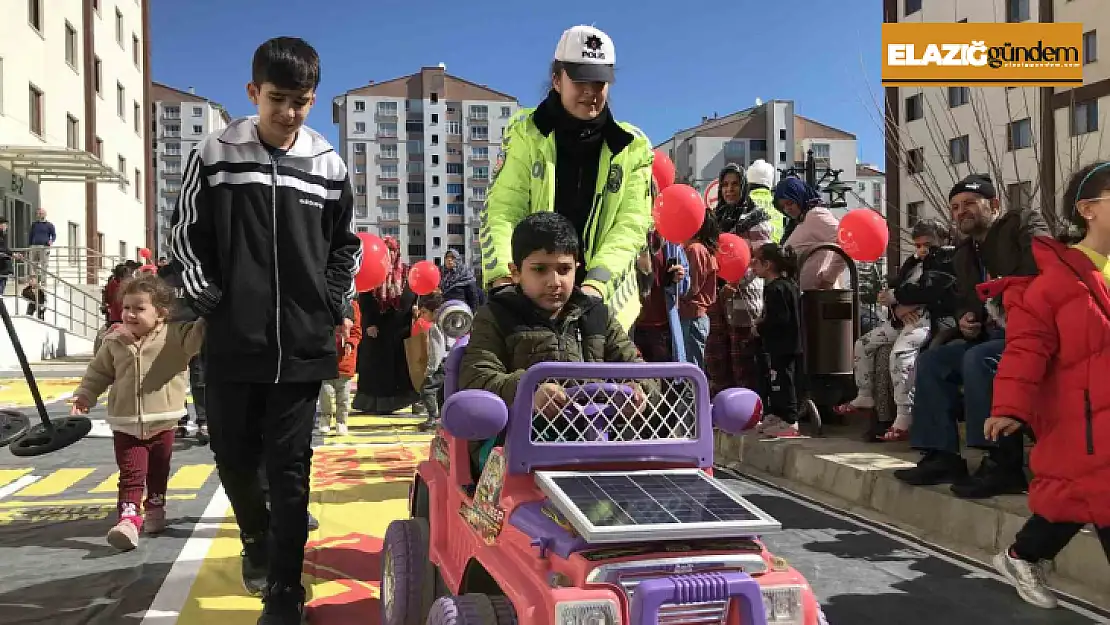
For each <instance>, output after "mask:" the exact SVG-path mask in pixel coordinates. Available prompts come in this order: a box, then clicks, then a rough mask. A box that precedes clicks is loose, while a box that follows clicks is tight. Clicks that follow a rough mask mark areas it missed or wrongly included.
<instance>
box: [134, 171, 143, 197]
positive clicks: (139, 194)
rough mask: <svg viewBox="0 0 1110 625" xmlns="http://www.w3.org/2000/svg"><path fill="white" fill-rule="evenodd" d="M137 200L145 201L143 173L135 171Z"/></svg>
mask: <svg viewBox="0 0 1110 625" xmlns="http://www.w3.org/2000/svg"><path fill="white" fill-rule="evenodd" d="M135 199H136V200H141V199H143V172H141V171H139V170H138V169H136V170H135Z"/></svg>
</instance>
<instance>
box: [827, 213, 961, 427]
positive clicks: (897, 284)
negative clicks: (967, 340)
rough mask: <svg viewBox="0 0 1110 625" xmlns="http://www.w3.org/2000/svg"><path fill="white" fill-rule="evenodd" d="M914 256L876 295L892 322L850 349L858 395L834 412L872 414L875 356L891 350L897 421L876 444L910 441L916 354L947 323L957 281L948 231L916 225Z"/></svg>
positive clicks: (922, 223) (935, 225)
mask: <svg viewBox="0 0 1110 625" xmlns="http://www.w3.org/2000/svg"><path fill="white" fill-rule="evenodd" d="M911 236H912V237H913V244H914V248H915V250H916V252H915V253H914V255H913V256H910V257H909V258H907V259H906V262H904V263H902V268H901V269H899V270H898V276H897V278H895V280H894V281H893V282H892V283H891V285H890V288H889V289H887V290H885V291H883V292H881V293H879V303H881V304H883V305H884V306H889V307H890V318H889V319H888V320H887V321H886V322H884V323H882V324H881V325H879V327H877V328H875V329H874V330H872V331H870V332H868V333H867V334H865V335H863V336H861V337H860V338H859V339H858V340H857V341H856V345H855V349H854V354H855V362H854V363H853V366H852V368H853V369H854V370H855V376H856V388H857V389H859V390H858V393H859V394H858V395H856V398H855V399H853V400H852V401H850V402H848V403H847V404H843V405H840V406H837V407H836V408H834V411H835V412H837V413H838V414H848V413H856V412H870V411H871V410H873V409H874V408H875V399H874V394H873V393H874V388H875V380H873V379H872V378H871V373H872V371H874V365H875V353H876V352H878V351H879V348H880V347H883V346H886V345H891V344H893V346H894V347H893V348H892V349H891V351H890V364H889V369H888V371H889V373H890V381H891V383H892V386H893V387H894V405H895V407H896V416H895V419H894V423H893V425H891V426H890V429H888V430H887V431H886V432H885V433H881V434H879V433H878V432H877V434H879V436H878V440H880V441H885V442H894V441H903V440H906V439H908V438H909V436H910V424H911V423H912V422H913V415H912V414H911V412H910V410H911V407H912V406H913V387H912V385H911V381H910V373H911V372H912V371H913V368H914V364H915V362H916V361H917V354H918V352H919V351H921V349H922V348H923V347H924V346H925V344H926V343H927V342H928V340H929V337H930V336H932V335H934V334H935V333H936V332H937V329H938V326H939V325H940V324H941V323H942V322H944V321H945V320H947V321H951V317H952V313H953V312H954V308H955V305H956V301H955V299H956V276H955V270H954V269H953V268H952V248H950V247H947V244H948V230H947V228H946V227H945V226H944V225H942V224H941V223H940V222H939V221H937V220H935V219H925V220H922V221H919V222H917V223H916V224H915V225H914V227H913V231H912V232H911Z"/></svg>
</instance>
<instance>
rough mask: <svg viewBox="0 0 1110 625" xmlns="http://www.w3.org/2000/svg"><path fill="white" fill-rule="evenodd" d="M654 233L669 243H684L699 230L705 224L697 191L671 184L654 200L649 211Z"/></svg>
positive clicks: (703, 209) (703, 210)
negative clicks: (653, 222)
mask: <svg viewBox="0 0 1110 625" xmlns="http://www.w3.org/2000/svg"><path fill="white" fill-rule="evenodd" d="M651 215H652V217H654V218H655V231H656V232H658V233H659V235H660V236H662V237H663V238H664V239H666V240H668V241H670V242H671V243H679V244H681V243H685V242H686V241H689V240H690V238H691V237H693V236H694V235H695V234H697V233H698V230H701V225H702V223H704V222H705V203H704V202H702V199H701V194H700V193H698V191H697V189H695V188H693V187H691V186H689V185H684V184H673V185H671V186H669V187H667V188H666V189H664V190H663V191H661V192H660V193H659V197H657V198H655V207H654V208H653V209H652V211H651Z"/></svg>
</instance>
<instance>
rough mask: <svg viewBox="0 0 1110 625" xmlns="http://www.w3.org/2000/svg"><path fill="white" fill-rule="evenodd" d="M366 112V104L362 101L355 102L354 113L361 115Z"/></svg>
mask: <svg viewBox="0 0 1110 625" xmlns="http://www.w3.org/2000/svg"><path fill="white" fill-rule="evenodd" d="M365 110H366V102H365V101H364V100H355V112H356V113H361V112H363V111H365Z"/></svg>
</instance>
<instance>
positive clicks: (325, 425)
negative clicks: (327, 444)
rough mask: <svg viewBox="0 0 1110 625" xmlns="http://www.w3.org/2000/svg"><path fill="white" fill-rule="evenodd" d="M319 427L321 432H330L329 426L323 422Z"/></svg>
mask: <svg viewBox="0 0 1110 625" xmlns="http://www.w3.org/2000/svg"><path fill="white" fill-rule="evenodd" d="M319 429H320V433H321V434H330V433H331V426H329V425H327V424H325V423H321V424H320V428H319Z"/></svg>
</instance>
